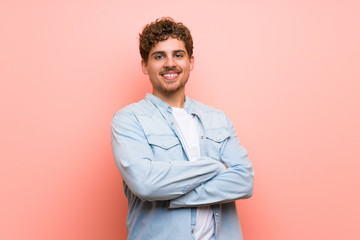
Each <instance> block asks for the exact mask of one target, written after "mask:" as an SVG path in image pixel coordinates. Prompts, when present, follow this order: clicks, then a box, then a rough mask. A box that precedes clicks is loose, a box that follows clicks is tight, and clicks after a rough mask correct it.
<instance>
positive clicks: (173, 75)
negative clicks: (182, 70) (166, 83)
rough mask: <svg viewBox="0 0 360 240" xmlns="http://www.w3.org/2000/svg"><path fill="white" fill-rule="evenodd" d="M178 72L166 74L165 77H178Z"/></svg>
mask: <svg viewBox="0 0 360 240" xmlns="http://www.w3.org/2000/svg"><path fill="white" fill-rule="evenodd" d="M176 76H177V74H164V77H176Z"/></svg>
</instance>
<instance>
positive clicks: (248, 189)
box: [169, 119, 254, 208]
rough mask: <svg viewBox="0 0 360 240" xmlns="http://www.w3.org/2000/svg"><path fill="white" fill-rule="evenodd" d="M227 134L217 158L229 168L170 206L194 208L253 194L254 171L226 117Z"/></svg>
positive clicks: (172, 201)
mask: <svg viewBox="0 0 360 240" xmlns="http://www.w3.org/2000/svg"><path fill="white" fill-rule="evenodd" d="M227 121H228V128H229V130H230V137H229V138H228V139H227V140H226V142H225V143H224V145H223V147H222V149H221V154H220V157H221V159H219V161H220V162H224V163H225V164H226V166H227V167H228V168H227V169H226V171H223V172H222V173H220V174H219V175H217V176H214V177H213V178H212V179H210V180H208V181H206V182H204V183H202V184H201V185H199V186H198V187H196V188H195V189H193V190H192V191H190V192H188V193H187V194H185V195H183V196H180V197H179V198H176V199H173V200H171V201H170V205H169V208H180V207H196V206H202V205H211V204H216V203H225V202H230V201H234V200H236V199H241V198H249V197H251V196H252V193H253V184H254V171H253V166H252V164H251V162H250V160H249V158H248V153H247V151H246V149H245V148H243V147H242V146H241V144H240V141H239V140H238V138H237V135H236V133H235V130H234V128H233V125H232V123H231V121H230V120H229V119H227Z"/></svg>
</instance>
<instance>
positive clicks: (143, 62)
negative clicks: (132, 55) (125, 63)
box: [141, 59, 149, 75]
mask: <svg viewBox="0 0 360 240" xmlns="http://www.w3.org/2000/svg"><path fill="white" fill-rule="evenodd" d="M141 68H142V71H143V73H144V74H145V75H149V72H148V70H147V63H146V62H145V61H144V60H143V59H142V60H141Z"/></svg>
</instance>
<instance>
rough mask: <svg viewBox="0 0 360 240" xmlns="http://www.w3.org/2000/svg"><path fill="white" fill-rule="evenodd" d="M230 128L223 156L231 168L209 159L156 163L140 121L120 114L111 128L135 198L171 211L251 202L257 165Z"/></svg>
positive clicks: (118, 158) (120, 166) (118, 159)
mask: <svg viewBox="0 0 360 240" xmlns="http://www.w3.org/2000/svg"><path fill="white" fill-rule="evenodd" d="M229 124H230V125H231V123H230V122H229ZM230 125H229V126H230ZM230 128H231V136H230V138H228V140H227V142H226V143H225V144H224V145H223V148H224V149H222V152H223V154H222V156H221V161H223V162H224V163H225V164H226V166H227V167H228V168H227V169H226V168H225V167H224V164H222V163H221V162H220V161H219V160H218V159H211V158H208V157H202V158H200V159H199V160H198V161H156V160H155V156H154V155H153V152H152V150H151V147H150V146H149V144H148V142H147V139H146V137H145V135H144V133H143V131H142V129H141V126H140V124H139V123H138V122H137V120H136V118H135V117H134V116H133V115H131V114H124V113H122V114H117V115H115V116H114V118H113V121H112V124H111V130H112V132H111V134H112V149H113V154H114V158H115V162H116V164H117V167H118V169H119V171H120V173H121V175H122V177H123V179H124V181H125V182H126V184H127V185H128V187H129V188H130V190H131V191H132V192H133V193H134V194H135V195H136V196H138V197H139V198H141V199H143V200H146V201H159V200H170V206H169V207H170V208H178V207H186V206H200V205H207V204H214V203H219V202H227V201H233V200H235V199H238V198H246V197H250V196H251V194H252V185H253V171H252V165H251V163H250V161H249V159H248V158H247V153H246V150H245V149H243V148H242V147H241V145H240V143H239V141H238V140H237V137H236V134H235V132H234V130H233V128H232V126H230Z"/></svg>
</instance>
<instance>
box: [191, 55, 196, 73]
mask: <svg viewBox="0 0 360 240" xmlns="http://www.w3.org/2000/svg"><path fill="white" fill-rule="evenodd" d="M194 61H195V60H194V55H192V56H191V57H190V71H192V70H193V69H194Z"/></svg>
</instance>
